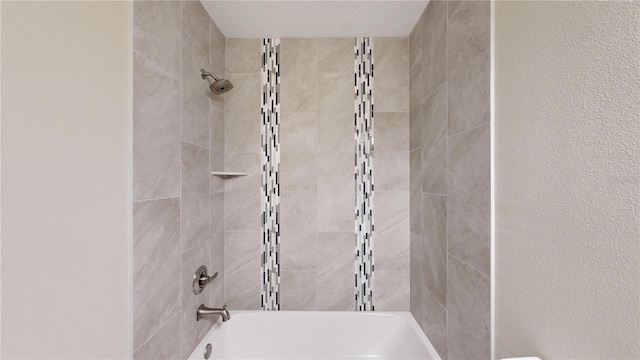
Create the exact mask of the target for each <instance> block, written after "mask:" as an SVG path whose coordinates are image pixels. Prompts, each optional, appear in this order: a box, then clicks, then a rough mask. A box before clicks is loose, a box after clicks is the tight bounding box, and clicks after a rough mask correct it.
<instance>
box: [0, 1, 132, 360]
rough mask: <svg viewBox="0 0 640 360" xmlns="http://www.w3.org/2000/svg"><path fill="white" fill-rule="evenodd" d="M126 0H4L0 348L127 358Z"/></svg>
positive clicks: (16, 353) (53, 355)
mask: <svg viewBox="0 0 640 360" xmlns="http://www.w3.org/2000/svg"><path fill="white" fill-rule="evenodd" d="M130 6H131V5H130V4H127V3H125V2H3V3H2V75H3V76H2V358H5V359H19V358H29V359H96V358H100V359H107V358H108V359H124V358H129V357H130V337H131V332H130V328H129V326H130V321H129V314H130V267H131V266H130V253H131V250H130V248H131V235H130V207H131V190H130V188H131V184H130V183H131V181H130V179H131V172H130V159H131V151H130V147H131V136H130V132H131V130H130V129H131V119H130V118H131V105H130V93H131V92H130V87H131V71H130V68H131V62H130V59H131V49H130V39H131V38H132V35H131V9H130Z"/></svg>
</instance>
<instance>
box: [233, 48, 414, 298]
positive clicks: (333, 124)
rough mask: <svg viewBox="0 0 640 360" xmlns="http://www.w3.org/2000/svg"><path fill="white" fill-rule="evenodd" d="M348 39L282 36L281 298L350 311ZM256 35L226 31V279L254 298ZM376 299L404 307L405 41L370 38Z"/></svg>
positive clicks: (236, 294)
mask: <svg viewBox="0 0 640 360" xmlns="http://www.w3.org/2000/svg"><path fill="white" fill-rule="evenodd" d="M354 42H355V39H354V38H335V39H328V38H304V39H282V40H281V59H280V64H281V67H280V69H281V113H282V122H281V125H280V134H281V146H282V148H281V165H280V172H281V218H280V224H281V233H282V237H281V248H280V266H281V287H280V291H281V293H280V294H281V309H283V310H354V306H355V304H354V273H355V270H354V267H355V262H354V252H355V250H354V245H355V233H354V216H355V215H354V206H355V183H354V157H355V139H354V132H355V125H354V120H353V117H354V89H353V71H354V70H353V66H354ZM260 44H261V39H227V43H226V50H227V52H226V56H227V59H226V72H227V77H228V78H229V80H231V81H232V82H233V84H234V86H235V87H234V89H233V90H232V91H231V92H230V93H228V94H227V98H226V117H227V123H226V143H225V150H226V170H227V171H237V172H246V173H249V175H248V176H242V177H234V178H229V179H227V180H225V197H226V202H225V274H226V276H225V290H226V301H227V303H228V305H229V307H230V308H232V309H258V308H260V284H261V282H260V272H261V269H260V244H261V231H260V171H261V167H260V116H259V114H260ZM374 44H375V45H374V46H375V50H374V58H375V71H376V73H375V88H374V97H375V109H376V112H375V140H374V141H375V146H376V150H375V151H376V152H375V165H374V172H375V174H374V177H375V180H374V181H375V189H376V190H375V191H376V200H375V201H376V202H375V208H374V211H375V215H374V217H375V221H376V233H375V244H376V245H375V246H376V247H375V261H376V262H375V264H376V265H375V269H376V271H375V288H374V303H375V306H376V310H408V309H409V112H408V111H409V71H408V70H409V47H408V39H407V38H375V39H374Z"/></svg>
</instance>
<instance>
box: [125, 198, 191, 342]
mask: <svg viewBox="0 0 640 360" xmlns="http://www.w3.org/2000/svg"><path fill="white" fill-rule="evenodd" d="M133 305H134V309H135V311H134V314H133V334H134V335H133V346H134V347H135V348H138V347H139V346H140V345H142V344H143V343H144V342H145V341H146V340H147V339H149V338H150V337H151V335H153V334H154V333H155V332H157V331H158V330H160V329H161V328H162V327H163V326H164V325H165V324H166V323H167V321H169V319H171V318H172V317H173V316H174V315H176V314H177V313H178V312H179V311H180V201H179V199H162V200H150V201H142V202H136V203H134V204H133Z"/></svg>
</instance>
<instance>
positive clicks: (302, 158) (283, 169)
mask: <svg viewBox="0 0 640 360" xmlns="http://www.w3.org/2000/svg"><path fill="white" fill-rule="evenodd" d="M317 174H318V155H317V154H316V153H296V152H289V151H288V152H282V153H281V154H280V179H281V180H280V189H281V190H282V191H315V190H316V186H317Z"/></svg>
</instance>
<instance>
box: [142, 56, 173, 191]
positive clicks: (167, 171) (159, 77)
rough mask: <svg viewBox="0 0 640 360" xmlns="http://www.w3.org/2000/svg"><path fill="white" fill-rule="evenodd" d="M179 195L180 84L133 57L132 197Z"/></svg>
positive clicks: (155, 67)
mask: <svg viewBox="0 0 640 360" xmlns="http://www.w3.org/2000/svg"><path fill="white" fill-rule="evenodd" d="M179 194H180V83H178V82H177V81H176V80H174V79H172V78H171V77H169V76H168V75H166V74H165V73H164V72H163V71H162V70H160V69H159V68H158V67H157V66H155V65H154V64H152V63H151V62H149V61H147V60H146V59H144V58H143V57H141V56H139V55H137V54H134V56H133V198H134V200H143V199H155V198H167V197H173V196H179Z"/></svg>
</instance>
